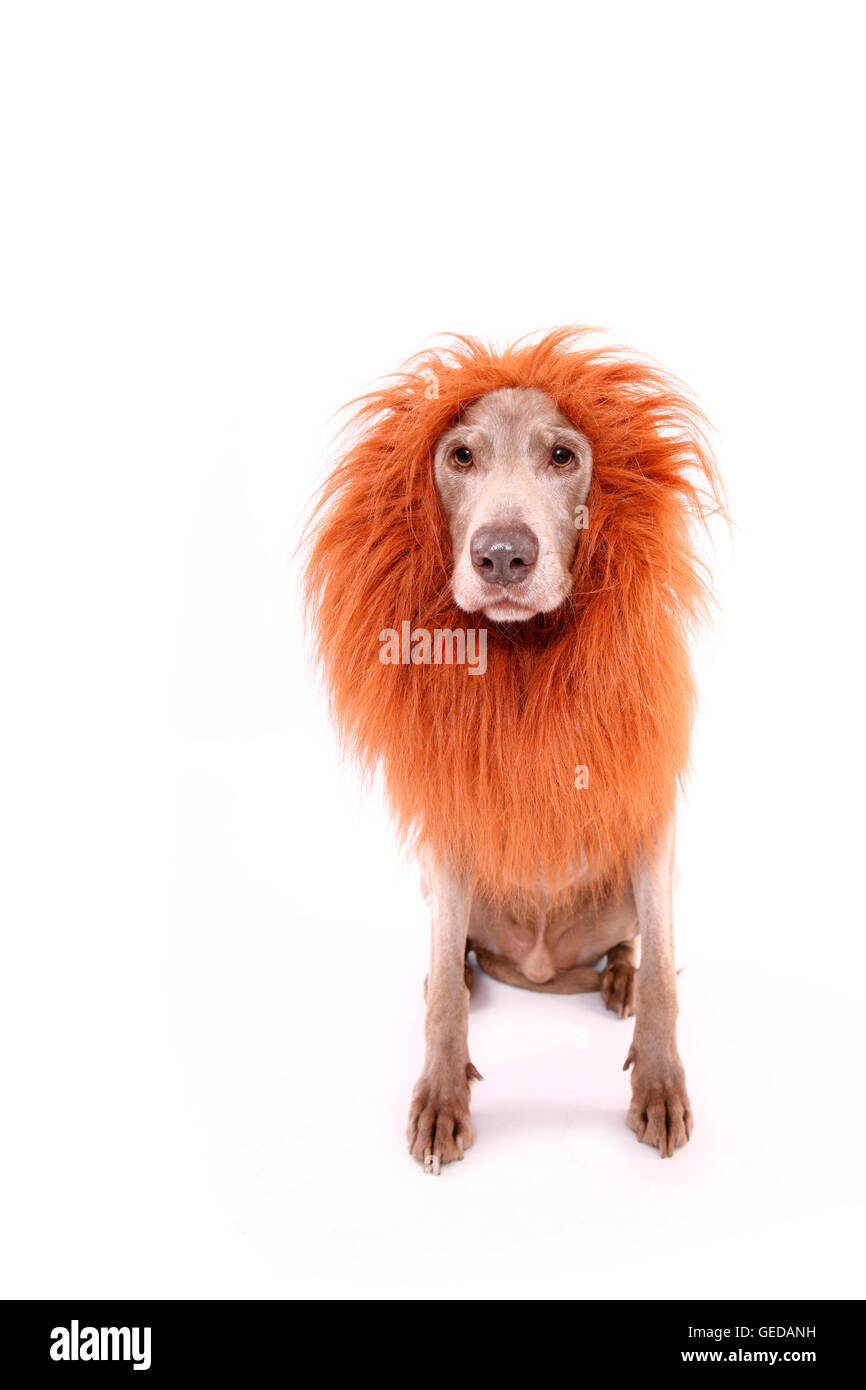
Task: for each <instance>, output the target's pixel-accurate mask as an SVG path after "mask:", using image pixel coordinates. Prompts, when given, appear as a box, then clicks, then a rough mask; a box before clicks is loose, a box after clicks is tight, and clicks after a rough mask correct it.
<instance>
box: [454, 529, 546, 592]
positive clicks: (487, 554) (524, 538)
mask: <svg viewBox="0 0 866 1390" xmlns="http://www.w3.org/2000/svg"><path fill="white" fill-rule="evenodd" d="M469 553H470V555H471V557H472V563H473V565H474V566H475V569H476V570H477V572H478V574H479V575H480V576H481V578H482V579H485V580H486V581H487V583H488V584H519V583H520V582H521V580H523V579H526V577H527V575H528V574H529V573H530V571H531V570H532V567H533V566H534V564H535V562H536V560H537V559H538V538H537V537H536V535H535V533H534V532H533V531H530V529H529V527H528V526H525V525H524V524H523V522H513V523H512V524H511V525H509V526H480V527H479V528H478V530H477V531H476V532H475V534H474V536H473V537H472V540H471V541H470V542H469Z"/></svg>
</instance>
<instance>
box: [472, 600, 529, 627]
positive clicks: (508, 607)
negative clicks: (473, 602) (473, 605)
mask: <svg viewBox="0 0 866 1390" xmlns="http://www.w3.org/2000/svg"><path fill="white" fill-rule="evenodd" d="M481 611H482V613H483V614H484V616H485V618H489V619H490V621H491V622H492V623H526V622H528V621H529V619H530V618H534V617H535V615H536V613H538V612H540V611H541V610H540V609H539V608H537V607H536V605H535V604H526V603H521V604H517V603H514V602H513V600H511V599H501V600H500V601H499V602H498V603H490V604H488V605H487V607H486V608H483V609H482V610H481Z"/></svg>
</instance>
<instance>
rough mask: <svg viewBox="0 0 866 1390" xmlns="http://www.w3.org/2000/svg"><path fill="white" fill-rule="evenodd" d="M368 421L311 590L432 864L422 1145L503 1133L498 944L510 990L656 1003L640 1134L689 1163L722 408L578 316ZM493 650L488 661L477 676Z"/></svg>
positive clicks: (432, 376) (445, 1149)
mask: <svg viewBox="0 0 866 1390" xmlns="http://www.w3.org/2000/svg"><path fill="white" fill-rule="evenodd" d="M348 429H349V433H348V436H347V438H346V439H345V441H344V443H343V446H342V450H341V453H340V456H339V458H338V459H337V462H336V464H335V466H334V468H333V471H332V472H331V473H330V476H329V477H328V479H327V481H326V483H325V484H324V487H323V489H322V492H321V495H320V497H319V498H318V501H317V504H316V507H315V510H314V513H313V516H312V519H311V522H310V527H309V532H308V547H309V548H308V554H307V561H306V570H305V600H306V606H307V612H308V617H309V620H310V623H311V629H312V633H313V638H314V644H315V652H316V656H317V659H318V660H319V662H320V663H321V667H322V670H323V672H324V675H325V679H326V683H327V686H328V689H329V692H330V700H331V706H332V712H333V715H334V717H335V719H336V722H337V725H338V728H339V729H340V731H341V734H342V736H343V739H344V741H345V743H346V744H347V746H348V747H349V748H350V749H351V750H352V751H353V752H354V753H355V754H356V755H357V757H358V759H359V762H360V764H361V766H362V768H363V769H364V770H365V771H366V772H368V773H372V772H374V771H375V770H376V769H381V771H382V773H383V775H384V783H385V788H386V791H387V795H388V798H389V801H390V805H391V808H392V810H393V813H394V817H395V819H396V823H397V827H398V830H399V832H400V833H401V835H402V836H403V838H404V839H405V840H407V841H408V842H409V843H410V844H411V846H412V847H413V849H414V850H415V852H416V853H417V855H418V856H419V858H420V861H421V864H422V886H423V891H424V895H425V898H426V900H427V903H428V906H429V910H430V916H431V923H432V939H431V954H430V970H429V975H428V978H427V982H426V985H425V990H426V1022H425V1054H424V1064H423V1067H422V1070H421V1075H420V1077H419V1080H418V1082H417V1084H416V1086H415V1089H414V1092H413V1095H412V1099H411V1105H410V1113H409V1125H408V1142H409V1150H410V1153H411V1154H412V1156H413V1157H414V1158H416V1159H417V1160H419V1162H421V1163H422V1164H423V1165H424V1171H426V1172H428V1173H434V1174H436V1173H439V1171H440V1168H441V1165H442V1164H444V1163H449V1162H451V1161H452V1160H455V1159H458V1160H459V1159H462V1158H463V1156H464V1153H465V1151H466V1149H468V1148H469V1147H470V1145H471V1144H472V1143H473V1140H474V1138H475V1134H474V1129H473V1125H472V1121H471V1118H470V1082H471V1081H473V1080H475V1079H480V1076H479V1073H478V1072H477V1070H476V1068H475V1067H474V1066H473V1064H472V1062H471V1061H470V1058H469V1049H468V1026H469V1002H470V991H471V982H472V967H471V963H470V962H469V960H468V956H469V955H470V953H474V957H475V960H476V961H477V964H478V966H479V967H480V968H481V969H482V970H484V971H485V972H486V973H487V974H489V975H491V976H492V977H493V978H494V979H497V980H500V981H504V982H506V983H508V984H511V985H517V986H521V987H523V988H527V989H532V990H541V991H550V992H556V993H585V992H590V991H599V992H600V994H601V998H602V1000H603V1002H604V1004H605V1005H606V1006H607V1008H608V1009H611V1010H613V1011H614V1012H615V1013H616V1014H617V1015H618V1017H620V1018H623V1019H624V1018H628V1017H630V1016H631V1015H632V1014H634V1015H635V1024H634V1034H633V1038H632V1042H631V1046H630V1047H629V1050H628V1055H627V1057H626V1062H625V1067H624V1069H626V1070H627V1069H628V1068H631V1069H632V1070H631V1104H630V1107H629V1109H628V1113H627V1116H626V1119H627V1123H628V1125H629V1126H630V1127H631V1129H632V1130H633V1131H634V1132H635V1134H636V1135H637V1138H638V1139H639V1140H640V1141H642V1142H644V1143H646V1144H648V1145H651V1146H654V1147H655V1148H656V1149H657V1150H658V1152H659V1153H660V1155H661V1156H662V1157H670V1156H672V1155H673V1154H674V1153H675V1151H676V1150H677V1149H678V1148H680V1147H682V1146H683V1145H685V1144H686V1143H687V1141H688V1139H689V1137H690V1135H691V1133H692V1125H693V1119H692V1108H691V1103H690V1100H689V1096H688V1093H687V1089H686V1081H685V1073H684V1070H683V1065H682V1062H681V1060H680V1057H679V1052H678V1048H677V1040H676V1016H677V997H676V971H675V965H674V945H673V921H672V895H673V876H674V840H675V829H674V826H675V809H676V800H677V794H678V789H679V786H680V784H681V781H682V779H683V777H684V775H685V772H686V770H687V765H688V755H689V739H690V730H691V724H692V718H693V710H694V701H695V689H694V682H693V677H692V672H691V666H690V659H689V638H690V632H691V629H692V628H693V626H694V624H695V623H696V621H697V620H699V619H701V618H703V617H704V615H705V613H706V610H707V606H708V600H709V587H708V583H707V578H706V575H705V572H704V568H703V566H702V564H701V563H700V561H699V559H698V556H697V553H696V549H695V540H694V523H695V522H696V521H700V522H704V521H706V518H707V517H708V515H709V514H711V513H712V512H716V511H723V496H722V490H721V483H720V480H719V476H718V471H717V468H716V464H715V460H714V458H713V454H712V451H711V448H710V446H709V443H708V440H707V429H706V424H705V421H704V419H703V416H702V415H701V413H700V412H699V410H698V408H697V407H696V405H695V403H694V402H693V400H692V399H691V397H690V395H689V394H688V392H687V391H686V390H685V388H684V387H682V386H681V385H680V384H679V383H678V382H677V381H675V380H674V379H672V378H671V377H670V376H668V375H667V374H666V373H665V372H664V371H662V369H661V368H659V367H658V366H656V365H655V364H653V363H651V362H649V361H648V360H645V359H643V358H641V357H639V356H637V355H634V354H628V353H626V352H625V351H624V350H623V349H621V348H618V347H616V346H615V345H610V344H607V343H606V342H602V343H599V342H598V340H597V335H596V334H595V333H594V332H593V331H591V330H588V329H581V328H570V329H566V328H564V329H557V330H555V331H554V332H552V333H548V334H546V335H544V336H542V337H541V338H540V339H537V340H532V339H529V340H521V341H519V342H518V343H516V344H513V345H511V346H509V347H507V348H505V349H504V350H503V351H496V350H495V349H494V348H492V347H489V346H487V345H485V344H484V343H482V342H479V341H477V340H474V339H471V338H463V337H456V338H455V339H454V340H453V341H451V342H449V344H448V345H447V346H446V347H444V348H438V349H431V350H429V351H427V352H425V353H422V354H420V355H419V356H417V357H416V358H414V359H411V360H410V362H409V363H407V364H406V365H405V366H404V368H403V369H402V370H401V372H400V373H398V374H397V375H396V376H395V377H393V378H390V379H388V380H387V381H386V382H385V383H384V384H383V385H382V386H381V387H380V388H379V389H377V390H374V391H373V392H371V393H370V394H369V395H367V396H364V397H362V398H361V399H360V401H358V402H355V411H354V415H353V417H352V420H351V423H350V425H349V427H348ZM398 634H402V638H398ZM431 634H434V636H435V637H436V639H437V640H438V638H439V637H441V635H442V634H448V635H449V636H450V638H451V639H452V640H451V643H450V646H448V645H446V644H445V642H444V640H442V641H439V642H438V647H437V640H434V637H433V636H431ZM456 634H457V635H459V636H460V637H461V638H462V639H463V646H462V647H461V646H460V645H459V644H456V643H455V642H454V640H453V639H454V637H455V635H456ZM473 637H474V638H476V639H477V640H478V641H480V640H481V638H482V637H483V641H484V656H485V660H484V666H483V670H482V669H481V665H480V663H476V664H475V665H474V666H473V665H471V664H470V663H469V662H468V661H466V660H462V661H461V660H460V653H461V651H468V650H469V649H470V648H469V643H470V639H472V638H473ZM473 649H477V650H480V648H478V647H477V643H476V648H473ZM602 962H603V965H602V964H601V963H602Z"/></svg>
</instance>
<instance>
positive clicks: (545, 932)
mask: <svg viewBox="0 0 866 1390" xmlns="http://www.w3.org/2000/svg"><path fill="white" fill-rule="evenodd" d="M636 934H637V914H636V912H635V907H634V900H633V898H632V895H631V892H630V890H625V891H624V892H621V893H619V894H617V895H616V896H614V897H611V898H609V899H606V900H603V901H602V902H600V903H598V902H587V903H584V904H583V905H582V906H578V907H575V906H573V905H569V906H566V907H562V908H555V907H550V906H548V907H543V906H542V907H538V906H533V907H531V908H528V907H527V906H526V905H522V904H519V903H515V904H513V905H511V904H509V905H508V906H507V907H505V908H503V909H497V908H494V907H492V906H491V905H490V904H488V903H484V902H480V901H479V902H475V903H473V905H472V913H471V916H470V922H469V945H470V947H471V948H475V947H477V948H480V949H481V950H483V951H486V952H489V953H491V954H493V955H495V956H499V957H502V958H504V959H505V960H507V961H509V962H511V963H512V964H513V965H515V966H516V967H517V969H518V970H519V971H520V972H521V974H523V975H524V976H525V977H526V979H528V980H530V981H532V982H534V983H542V982H545V981H548V980H551V979H553V977H554V976H555V975H556V974H557V973H558V972H559V971H562V970H568V969H570V968H571V967H572V966H575V965H594V964H595V963H596V961H598V960H600V959H601V957H602V956H604V955H606V954H607V952H608V951H609V950H611V949H612V948H613V947H614V946H616V945H618V944H619V942H621V941H627V940H630V939H631V938H632V937H634V936H635V935H636Z"/></svg>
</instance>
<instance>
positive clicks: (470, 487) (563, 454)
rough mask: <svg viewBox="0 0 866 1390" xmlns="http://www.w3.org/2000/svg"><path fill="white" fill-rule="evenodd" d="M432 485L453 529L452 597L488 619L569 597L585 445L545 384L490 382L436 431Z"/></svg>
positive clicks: (586, 470) (538, 609)
mask: <svg viewBox="0 0 866 1390" xmlns="http://www.w3.org/2000/svg"><path fill="white" fill-rule="evenodd" d="M434 464H435V470H436V486H437V488H438V490H439V497H440V499H441V502H442V507H443V509H444V512H445V517H446V520H447V522H448V527H449V530H450V533H451V545H452V553H453V562H454V565H453V571H452V575H451V590H452V593H453V594H454V599H455V602H456V603H457V604H458V606H459V607H460V608H462V609H463V610H464V611H465V612H467V613H478V612H483V613H484V614H485V616H486V617H488V618H490V619H491V620H492V621H493V622H517V621H523V620H526V619H527V618H531V617H533V616H534V615H535V614H536V613H549V612H551V611H552V610H553V609H555V608H558V607H559V605H560V604H561V603H562V602H563V601H564V599H565V598H567V596H568V594H569V591H570V589H571V566H572V562H573V560H574V552H575V548H576V546H577V540H578V536H579V533H580V526H581V524H582V522H581V519H580V518H581V512H580V508H581V507H582V506H583V504H584V503H585V501H586V496H587V493H588V491H589V484H590V479H591V477H592V449H591V447H590V444H589V440H588V439H587V438H586V436H585V435H583V434H581V433H580V431H579V430H576V429H575V428H574V426H573V425H572V424H571V422H570V421H569V420H567V419H566V417H565V416H564V415H563V414H562V413H561V411H559V410H558V409H557V407H556V405H555V404H554V402H553V401H552V400H551V399H550V397H549V396H547V395H545V394H544V392H543V391H537V390H534V389H531V388H520V389H508V388H506V389H503V390H500V391H491V392H489V393H488V394H487V395H486V396H482V397H481V398H480V400H477V401H475V402H474V404H473V405H471V406H469V408H468V409H467V410H465V411H464V412H463V414H462V415H461V417H460V419H459V420H458V422H457V423H456V424H455V425H453V426H452V427H451V428H450V429H448V430H446V431H445V433H444V434H443V435H442V436H441V437H440V438H439V440H438V441H437V444H436V449H435V452H434Z"/></svg>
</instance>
